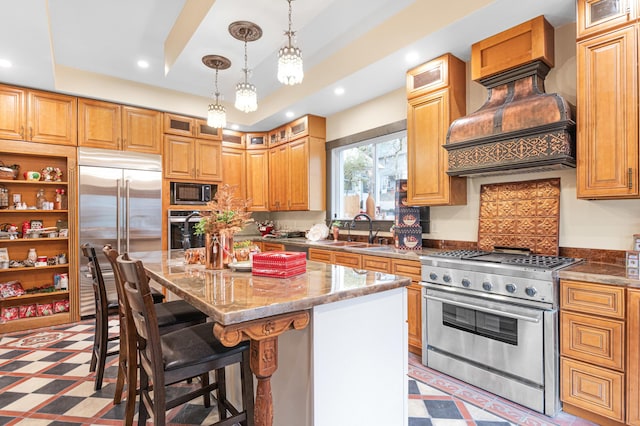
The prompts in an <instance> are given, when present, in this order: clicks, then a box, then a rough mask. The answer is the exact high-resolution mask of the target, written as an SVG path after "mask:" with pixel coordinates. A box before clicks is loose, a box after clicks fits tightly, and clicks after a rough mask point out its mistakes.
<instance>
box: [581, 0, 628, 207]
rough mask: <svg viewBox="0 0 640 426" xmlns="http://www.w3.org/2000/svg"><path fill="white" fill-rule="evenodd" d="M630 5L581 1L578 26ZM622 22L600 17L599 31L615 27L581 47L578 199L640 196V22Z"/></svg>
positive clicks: (590, 38)
mask: <svg viewBox="0 0 640 426" xmlns="http://www.w3.org/2000/svg"><path fill="white" fill-rule="evenodd" d="M627 5H628V3H626V2H625V1H597V2H596V1H586V0H581V1H579V2H578V22H580V25H579V28H580V26H583V24H585V23H588V22H596V21H595V17H596V16H598V17H600V16H602V13H604V12H603V11H604V10H605V9H606V10H612V11H615V10H618V9H619V8H620V7H623V6H624V8H625V9H624V10H626V6H627ZM614 6H615V7H614ZM630 10H634V8H633V7H630ZM612 13H613V12H612ZM621 16H622V15H621ZM624 16H627V15H626V14H625V15H624ZM621 19H622V18H621ZM618 21H619V20H617V19H610V20H607V19H604V18H598V20H597V22H600V24H598V29H605V30H606V29H607V28H610V27H613V28H614V29H612V30H610V31H607V32H598V33H597V35H594V36H592V37H588V38H582V39H580V40H579V41H578V43H577V56H576V62H577V73H578V75H579V76H581V77H580V78H578V88H577V104H578V109H577V115H578V117H577V118H578V119H577V137H576V139H577V145H576V150H577V167H576V168H577V182H576V186H577V188H576V189H577V196H578V198H586V199H616V198H619V199H622V198H638V197H639V196H640V192H639V189H638V188H639V185H638V179H639V178H640V176H639V172H638V165H639V164H638V67H637V63H638V42H637V37H638V24H637V23H632V24H629V25H625V26H619V25H616V24H617V23H618ZM594 25H595V24H594ZM589 28H592V29H593V28H594V26H593V25H592V26H591V27H589ZM593 32H594V33H595V29H594V31H593ZM586 34H589V33H588V32H587V33H586ZM578 35H580V29H579V30H578Z"/></svg>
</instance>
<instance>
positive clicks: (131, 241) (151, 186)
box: [78, 148, 162, 317]
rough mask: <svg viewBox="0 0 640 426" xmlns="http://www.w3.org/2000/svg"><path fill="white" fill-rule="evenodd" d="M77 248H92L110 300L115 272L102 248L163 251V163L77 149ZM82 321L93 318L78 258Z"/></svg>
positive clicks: (139, 156) (87, 274)
mask: <svg viewBox="0 0 640 426" xmlns="http://www.w3.org/2000/svg"><path fill="white" fill-rule="evenodd" d="M78 166H79V168H78V169H79V175H78V177H79V185H80V190H79V192H78V194H79V217H80V226H79V228H80V231H79V236H80V244H84V243H91V244H93V245H94V246H95V248H96V252H97V253H98V258H99V259H100V267H101V269H102V271H103V275H104V277H105V283H106V284H107V289H108V291H109V293H110V295H112V296H113V297H114V298H115V297H116V294H115V286H114V283H113V271H112V269H111V265H110V264H109V262H108V261H107V259H106V257H104V255H103V254H102V247H103V246H104V245H105V244H111V245H112V246H113V247H114V248H115V249H117V250H118V252H120V253H125V252H130V253H131V252H143V251H152V250H161V248H162V247H161V246H162V243H161V240H162V157H161V156H160V155H150V154H137V153H129V152H123V151H111V150H104V149H92V148H79V149H78ZM79 265H80V315H81V316H83V317H86V316H89V315H94V314H95V306H94V297H93V289H92V285H91V273H90V272H89V268H88V266H87V260H86V258H84V257H83V256H82V252H80V262H79Z"/></svg>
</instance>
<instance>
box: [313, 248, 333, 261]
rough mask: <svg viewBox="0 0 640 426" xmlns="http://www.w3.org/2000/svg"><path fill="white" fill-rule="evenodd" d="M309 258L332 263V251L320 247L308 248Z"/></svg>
mask: <svg viewBox="0 0 640 426" xmlns="http://www.w3.org/2000/svg"><path fill="white" fill-rule="evenodd" d="M309 260H313V261H315V262H322V263H333V252H332V251H330V250H322V249H315V248H310V249H309Z"/></svg>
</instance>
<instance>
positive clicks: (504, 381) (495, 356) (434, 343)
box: [421, 250, 581, 416]
mask: <svg viewBox="0 0 640 426" xmlns="http://www.w3.org/2000/svg"><path fill="white" fill-rule="evenodd" d="M580 261H581V259H573V258H567V257H557V256H542V255H535V254H530V253H527V252H522V251H513V250H496V251H493V252H487V251H477V250H456V251H447V252H441V253H436V254H432V255H428V256H421V262H422V283H421V284H422V286H423V296H424V297H423V314H424V315H423V319H424V322H425V324H424V325H423V333H424V336H423V338H424V340H423V341H424V342H425V343H424V346H423V354H422V360H423V363H424V364H425V365H427V366H428V367H430V368H433V369H435V370H438V371H442V372H444V373H446V374H448V375H450V376H453V377H456V378H458V379H460V380H463V381H465V382H468V383H470V384H472V385H474V386H477V387H480V388H483V389H485V390H487V391H489V392H492V393H494V394H497V395H500V396H502V397H503V398H506V399H509V400H512V401H514V402H517V403H519V404H521V405H524V406H527V407H529V408H531V409H534V410H536V411H539V412H542V413H545V414H547V415H550V416H552V415H554V414H555V413H556V412H557V411H558V409H559V408H560V401H559V372H558V310H557V307H558V284H557V283H558V280H557V273H556V272H557V271H558V270H559V269H562V268H564V267H566V266H569V265H571V264H574V263H577V262H580Z"/></svg>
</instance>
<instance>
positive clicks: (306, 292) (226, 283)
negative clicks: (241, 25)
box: [131, 250, 411, 325]
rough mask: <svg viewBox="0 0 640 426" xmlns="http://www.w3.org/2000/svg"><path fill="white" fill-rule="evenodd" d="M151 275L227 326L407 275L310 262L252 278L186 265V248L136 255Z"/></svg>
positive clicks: (402, 281)
mask: <svg viewBox="0 0 640 426" xmlns="http://www.w3.org/2000/svg"><path fill="white" fill-rule="evenodd" d="M131 257H132V258H134V259H141V260H142V261H143V263H144V266H145V269H146V270H147V272H148V274H149V276H150V277H151V278H152V279H153V280H154V281H157V282H158V283H160V284H162V285H163V286H165V287H166V288H167V289H168V290H170V291H172V292H173V293H175V294H176V295H178V296H179V297H181V298H183V299H185V300H186V301H188V302H189V303H191V304H192V305H194V306H195V307H197V308H198V309H200V310H202V311H203V312H205V313H206V314H207V315H208V316H210V317H211V318H212V319H213V320H214V321H216V322H219V323H221V324H223V325H230V324H236V323H239V322H244V321H250V320H254V319H260V318H265V317H269V316H273V315H278V314H284V313H289V312H296V311H302V310H306V309H310V308H312V307H314V306H317V305H322V304H326V303H331V302H337V301H340V300H345V299H351V298H356V297H360V296H364V295H367V294H373V293H378V292H382V291H387V290H392V289H395V288H399V287H405V286H407V285H409V284H410V283H411V280H410V279H409V278H406V277H401V276H397V275H393V274H385V273H382V272H370V271H361V270H357V269H353V268H348V267H343V266H337V265H327V264H324V263H319V262H313V261H307V272H306V273H304V274H302V275H298V276H295V277H291V278H269V277H260V276H253V275H252V274H251V272H234V271H232V270H230V269H223V270H209V269H205V268H204V266H203V265H185V264H184V257H183V256H182V251H177V250H176V251H172V252H167V251H163V252H148V253H132V254H131Z"/></svg>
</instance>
